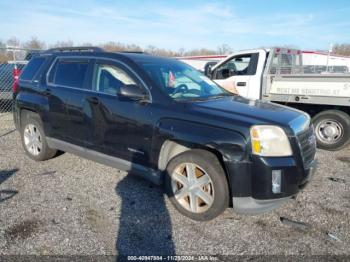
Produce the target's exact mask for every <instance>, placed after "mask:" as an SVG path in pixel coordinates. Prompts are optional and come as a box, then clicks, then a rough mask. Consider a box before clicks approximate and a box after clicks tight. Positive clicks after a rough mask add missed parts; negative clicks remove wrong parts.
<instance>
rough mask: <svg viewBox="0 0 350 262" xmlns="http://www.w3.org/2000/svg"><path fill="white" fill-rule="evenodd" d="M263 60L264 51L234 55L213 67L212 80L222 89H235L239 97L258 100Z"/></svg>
mask: <svg viewBox="0 0 350 262" xmlns="http://www.w3.org/2000/svg"><path fill="white" fill-rule="evenodd" d="M265 60H266V51H265V50H256V51H253V52H250V53H243V52H242V53H236V54H234V55H231V56H229V57H228V58H226V59H225V60H224V61H222V62H220V63H219V64H218V65H216V66H214V67H213V71H212V79H213V80H214V81H215V82H217V83H218V84H219V85H222V86H224V87H227V86H232V87H234V88H236V90H237V91H238V94H239V95H241V96H244V97H247V98H250V99H260V96H261V77H262V72H263V69H264V65H265ZM224 83H225V84H224ZM229 91H230V90H229Z"/></svg>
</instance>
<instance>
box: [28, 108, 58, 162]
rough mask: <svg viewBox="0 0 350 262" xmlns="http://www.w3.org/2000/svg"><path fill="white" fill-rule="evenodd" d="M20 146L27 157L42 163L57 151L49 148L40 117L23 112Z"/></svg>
mask: <svg viewBox="0 0 350 262" xmlns="http://www.w3.org/2000/svg"><path fill="white" fill-rule="evenodd" d="M21 138H22V145H23V148H24V150H25V152H26V153H27V155H28V156H29V157H30V158H32V159H34V160H36V161H43V160H47V159H50V158H52V157H54V156H55V154H56V153H57V150H55V149H52V148H49V146H48V145H47V142H46V136H45V133H44V130H43V128H42V124H41V120H40V117H39V116H38V115H37V114H35V113H32V112H24V113H23V115H22V119H21Z"/></svg>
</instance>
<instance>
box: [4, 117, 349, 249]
mask: <svg viewBox="0 0 350 262" xmlns="http://www.w3.org/2000/svg"><path fill="white" fill-rule="evenodd" d="M0 148H1V150H0V192H1V194H0V254H61V255H62V254H85V255H87V254H124V255H125V254H129V255H130V254H133V255H147V254H152V255H155V254H167V255H168V254H178V255H184V254H199V255H203V254H212V255H215V254H218V255H219V254H220V255H222V254H246V255H249V254H283V255H286V254H303V255H313V254H318V255H324V254H347V255H350V248H349V247H350V220H349V217H350V190H349V184H350V172H349V170H350V148H347V149H345V150H343V151H340V152H326V151H321V150H320V151H319V152H318V160H319V162H320V164H319V167H318V170H317V172H316V174H315V176H314V179H313V181H312V182H311V183H310V184H309V186H308V187H307V188H306V189H305V190H304V191H303V192H302V193H301V194H299V195H298V197H297V198H296V200H291V201H289V203H287V204H286V205H284V206H283V207H282V208H280V209H278V210H276V211H274V212H271V213H269V214H264V215H260V216H241V215H237V214H235V213H233V212H232V210H230V209H228V210H227V211H226V212H225V213H224V214H223V215H221V216H220V217H218V218H217V219H215V220H213V221H210V222H205V223H197V222H193V221H191V220H189V219H187V218H185V217H183V216H181V215H180V214H179V213H178V212H177V211H176V210H174V208H173V207H172V206H171V204H170V202H169V201H168V200H167V199H166V197H165V196H164V194H163V192H162V190H161V188H159V187H156V186H153V185H152V184H150V183H149V182H147V181H144V180H142V179H139V178H137V177H134V176H132V175H127V174H126V173H124V172H121V171H118V170H116V169H112V168H109V167H106V166H103V165H100V164H96V163H94V162H92V161H88V160H85V159H82V158H79V157H76V156H74V155H71V154H62V155H61V156H59V157H56V158H54V159H52V160H49V161H46V162H40V163H36V162H34V161H32V160H30V159H29V158H28V157H26V156H25V154H24V152H23V150H22V147H21V144H20V139H19V135H18V133H17V132H15V131H14V126H13V124H12V118H11V115H10V114H7V115H0ZM281 217H284V218H287V219H291V220H293V221H299V222H302V223H304V224H295V223H293V222H289V221H288V220H284V223H282V222H281ZM282 220H283V219H282Z"/></svg>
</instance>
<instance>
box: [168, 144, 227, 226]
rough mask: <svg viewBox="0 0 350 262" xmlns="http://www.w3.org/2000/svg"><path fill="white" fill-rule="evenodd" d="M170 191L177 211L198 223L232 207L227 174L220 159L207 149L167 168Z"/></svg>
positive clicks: (186, 154)
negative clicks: (230, 205)
mask: <svg viewBox="0 0 350 262" xmlns="http://www.w3.org/2000/svg"><path fill="white" fill-rule="evenodd" d="M165 187H166V192H167V194H168V196H169V198H170V201H171V202H172V204H173V205H174V206H175V208H176V209H177V210H178V211H179V212H180V213H182V214H183V215H185V216H187V217H189V218H191V219H193V220H198V221H205V220H210V219H213V218H215V217H217V216H218V215H219V214H221V213H222V212H223V211H224V210H225V209H226V208H227V207H228V205H229V189H228V184H227V179H226V175H225V172H224V170H223V168H222V166H221V164H220V162H219V161H218V159H217V157H216V156H215V155H214V154H212V153H210V152H208V151H205V150H198V149H196V150H191V151H187V152H184V153H182V154H180V155H178V156H177V157H175V158H173V159H172V160H171V161H170V162H169V164H168V166H167V174H166V178H165Z"/></svg>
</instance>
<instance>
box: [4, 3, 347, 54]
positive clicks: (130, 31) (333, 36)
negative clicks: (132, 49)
mask: <svg viewBox="0 0 350 262" xmlns="http://www.w3.org/2000/svg"><path fill="white" fill-rule="evenodd" d="M0 26H1V27H0V28H1V29H0V30H1V31H0V40H6V39H8V38H10V37H13V36H16V37H17V38H19V39H20V40H23V41H25V40H28V39H30V38H31V37H32V36H36V37H38V38H39V39H40V40H43V41H46V42H47V43H49V44H52V43H55V42H56V41H66V40H71V41H73V42H74V43H75V44H79V43H80V44H81V43H84V42H90V43H93V44H98V43H102V42H106V41H116V42H118V41H119V42H122V43H126V44H138V45H141V46H142V47H146V46H147V45H154V46H157V47H160V48H169V49H174V50H177V49H179V48H185V49H192V48H199V47H206V48H213V49H215V48H216V47H217V46H219V45H221V44H228V45H229V46H231V47H232V48H234V49H235V50H237V49H246V48H254V47H261V46H276V45H294V46H297V47H299V48H302V49H328V46H329V44H330V43H344V42H347V43H350V1H345V0H344V1H342V0H333V1H323V0H318V1H296V0H279V1H277V0H276V1H268V0H266V1H260V0H250V1H249V0H245V1H234V0H231V1H199V0H198V1H190V0H187V1H186V0H172V1H157V0H153V1H148V0H146V1H145V0H144V1H135V0H128V1H116V0H114V1H112V0H100V1H97V0H70V1H66V0H53V1H50V0H47V1H44V0H36V1H27V0H1V2H0Z"/></svg>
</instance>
